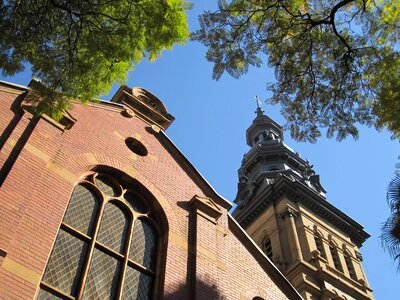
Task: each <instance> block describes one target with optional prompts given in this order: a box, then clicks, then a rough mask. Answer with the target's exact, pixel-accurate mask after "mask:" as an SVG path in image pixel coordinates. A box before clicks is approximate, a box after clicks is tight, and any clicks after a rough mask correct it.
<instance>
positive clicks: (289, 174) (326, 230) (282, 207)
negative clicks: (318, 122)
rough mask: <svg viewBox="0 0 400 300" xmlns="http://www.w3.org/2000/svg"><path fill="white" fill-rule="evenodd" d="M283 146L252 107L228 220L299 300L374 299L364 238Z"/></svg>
mask: <svg viewBox="0 0 400 300" xmlns="http://www.w3.org/2000/svg"><path fill="white" fill-rule="evenodd" d="M283 140H284V137H283V128H282V126H280V125H279V124H278V123H276V122H275V121H274V120H272V119H271V118H270V117H268V116H267V115H265V114H264V111H263V109H262V107H261V103H260V101H259V100H258V99H257V110H256V117H255V119H254V120H253V123H252V124H251V126H250V127H249V128H248V129H247V131H246V141H247V145H248V146H249V147H250V150H249V151H248V152H247V153H246V154H245V155H244V156H243V160H242V164H241V167H240V169H239V171H238V175H239V183H238V193H237V196H236V199H235V201H234V202H235V203H236V204H237V208H236V209H235V211H234V212H233V216H234V217H235V219H236V220H237V221H238V222H239V223H240V225H241V226H242V227H243V228H244V229H245V230H246V232H247V233H248V234H249V235H250V236H251V237H252V238H253V240H254V241H255V242H256V244H257V245H258V246H259V247H260V248H261V249H262V250H263V251H264V253H265V254H266V255H267V256H268V257H269V259H271V260H272V262H273V263H274V264H275V265H276V266H277V267H278V268H279V270H280V271H281V272H282V273H283V274H284V275H285V276H286V277H287V278H288V280H289V281H290V282H291V283H292V284H293V286H294V287H295V288H296V289H297V290H298V291H299V293H300V294H301V295H302V296H303V298H304V299H310V300H317V299H318V300H319V299H321V300H327V299H347V300H349V299H354V300H355V299H357V300H364V299H373V295H372V289H371V288H370V287H369V285H368V281H367V278H366V276H365V273H364V271H363V268H362V256H361V253H360V252H359V248H360V247H361V246H362V244H363V243H364V241H365V240H366V239H367V238H368V237H369V234H368V233H367V232H366V231H365V230H364V228H363V227H362V226H361V225H360V224H359V223H357V222H356V221H354V220H353V219H351V218H350V217H349V216H347V215H346V214H345V213H343V212H342V211H340V210H339V209H337V208H336V207H335V206H334V205H332V204H331V203H330V202H328V201H327V199H326V197H325V194H326V191H325V190H324V188H323V187H322V185H321V184H320V180H319V175H317V174H316V173H315V171H314V170H313V166H312V165H310V163H309V162H308V161H307V160H304V159H303V158H301V156H300V155H299V154H298V153H296V152H295V151H294V150H292V149H291V148H290V147H288V146H287V145H286V144H285V143H284V142H283Z"/></svg>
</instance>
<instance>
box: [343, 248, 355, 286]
mask: <svg viewBox="0 0 400 300" xmlns="http://www.w3.org/2000/svg"><path fill="white" fill-rule="evenodd" d="M343 256H344V261H345V263H346V268H347V271H348V272H349V275H350V278H351V279H353V280H357V274H356V271H355V269H354V264H353V260H352V258H351V254H350V252H349V251H348V250H346V249H345V250H344V251H343Z"/></svg>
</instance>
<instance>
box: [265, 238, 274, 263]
mask: <svg viewBox="0 0 400 300" xmlns="http://www.w3.org/2000/svg"><path fill="white" fill-rule="evenodd" d="M263 250H264V253H265V254H266V255H267V256H268V258H269V259H270V260H272V257H273V256H274V253H273V252H272V244H271V240H270V238H269V237H268V236H267V237H265V239H264V243H263Z"/></svg>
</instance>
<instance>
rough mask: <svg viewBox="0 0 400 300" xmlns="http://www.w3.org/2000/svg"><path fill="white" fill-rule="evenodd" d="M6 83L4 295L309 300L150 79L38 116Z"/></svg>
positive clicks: (0, 203)
mask: <svg viewBox="0 0 400 300" xmlns="http://www.w3.org/2000/svg"><path fill="white" fill-rule="evenodd" d="M29 93H30V91H29V88H27V87H23V86H18V85H14V84H10V83H6V82H0V106H1V109H0V133H1V137H0V291H1V293H0V298H1V299H7V300H8V299H81V298H82V299H116V298H118V299H274V300H275V299H301V296H300V295H299V294H298V292H297V291H296V290H295V289H294V287H293V286H292V285H291V284H290V283H289V281H288V280H287V279H286V278H285V277H284V276H283V275H282V273H281V272H280V271H279V270H278V268H276V267H275V265H274V264H272V263H271V261H270V260H269V259H268V258H267V257H266V255H265V254H264V253H263V252H262V251H260V249H259V248H258V247H257V246H256V244H255V243H254V242H252V240H251V239H250V238H249V236H248V235H247V234H246V233H245V232H244V231H243V229H241V227H240V226H239V225H238V224H237V222H236V221H235V220H234V219H233V218H232V217H231V216H230V215H229V214H228V212H227V211H228V210H229V209H230V208H231V204H230V203H229V202H228V201H227V200H225V199H224V198H222V197H221V196H220V195H218V194H217V193H216V191H214V190H213V188H212V187H211V186H210V185H209V184H208V183H207V181H206V180H205V179H204V178H203V177H202V176H201V175H200V174H199V173H198V171H197V170H196V169H195V167H194V166H193V165H192V164H191V163H190V162H189V161H188V160H187V159H186V158H185V156H184V155H183V154H182V153H181V152H180V151H179V149H178V148H177V147H176V146H175V145H174V144H173V142H172V141H171V140H170V139H169V138H168V137H167V136H166V134H165V133H164V130H165V129H167V127H168V126H169V125H170V124H171V122H172V121H173V120H174V118H173V116H172V115H170V114H169V113H168V112H167V110H166V108H165V107H164V105H163V104H162V102H161V101H160V100H159V99H157V98H156V97H155V96H154V95H152V94H151V93H149V92H148V91H146V90H144V89H140V88H134V89H129V88H127V87H121V88H120V89H119V91H118V92H117V93H116V95H115V96H114V97H113V99H112V101H111V102H98V103H92V104H88V105H85V106H84V105H81V104H80V103H74V104H73V108H72V109H71V110H70V111H68V112H65V113H64V116H63V118H62V119H61V120H60V121H58V122H56V121H54V120H53V119H51V118H49V117H48V116H46V115H43V116H41V117H35V116H34V115H32V110H31V107H30V104H29V103H27V102H26V97H27V95H29Z"/></svg>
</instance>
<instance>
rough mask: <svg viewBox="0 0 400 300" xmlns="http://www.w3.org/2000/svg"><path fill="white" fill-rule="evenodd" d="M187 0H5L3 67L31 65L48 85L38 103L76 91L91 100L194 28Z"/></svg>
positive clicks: (0, 12)
mask: <svg viewBox="0 0 400 300" xmlns="http://www.w3.org/2000/svg"><path fill="white" fill-rule="evenodd" d="M188 8H189V5H188V3H187V2H186V1H185V0H160V1H152V0H113V1H111V0H85V1H83V0H71V1H70V0H69V1H66V0H29V1H28V0H22V1H20V0H18V1H17V0H6V1H2V2H1V3H0V68H1V69H2V72H3V74H5V75H13V74H15V73H17V72H20V71H22V70H23V69H24V65H26V64H27V63H29V64H31V65H32V71H33V75H34V76H35V77H36V78H38V79H40V80H41V81H42V82H43V84H44V85H45V86H47V87H49V89H47V90H46V91H44V90H39V91H37V92H38V93H39V94H41V95H42V96H44V97H43V99H44V101H41V102H40V103H39V106H38V109H39V111H46V112H50V113H51V112H53V113H57V112H59V111H60V110H61V109H64V108H66V107H67V106H68V105H69V99H70V98H76V97H79V98H80V99H81V100H82V101H90V100H92V99H93V98H94V97H97V96H99V95H101V94H105V93H107V92H108V91H109V89H110V88H111V86H112V84H113V83H114V82H118V83H123V82H125V81H126V80H127V73H128V71H129V70H131V69H133V66H134V64H135V63H138V62H140V61H141V60H142V58H143V57H148V58H149V59H150V60H154V59H155V58H156V57H158V56H159V55H160V54H161V51H162V50H163V49H170V48H171V47H172V46H173V45H174V44H175V43H183V42H185V41H186V39H187V38H188V36H189V32H188V26H187V22H186V14H185V10H186V9H188Z"/></svg>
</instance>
